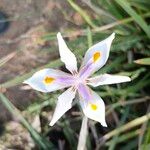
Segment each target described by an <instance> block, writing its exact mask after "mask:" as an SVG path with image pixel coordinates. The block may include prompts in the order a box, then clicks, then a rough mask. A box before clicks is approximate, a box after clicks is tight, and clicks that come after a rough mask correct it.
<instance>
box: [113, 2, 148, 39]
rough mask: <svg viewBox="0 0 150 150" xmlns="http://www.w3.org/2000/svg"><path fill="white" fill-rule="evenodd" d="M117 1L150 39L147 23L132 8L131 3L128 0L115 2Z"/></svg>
mask: <svg viewBox="0 0 150 150" xmlns="http://www.w3.org/2000/svg"><path fill="white" fill-rule="evenodd" d="M115 1H116V2H117V3H118V4H119V5H120V6H121V7H122V8H123V9H124V10H125V11H126V12H127V13H128V14H129V15H130V16H131V17H132V18H133V19H134V20H135V22H136V23H137V24H138V25H139V26H140V27H141V28H142V29H143V30H144V31H145V33H146V34H147V36H148V37H149V38H150V29H149V27H148V25H147V23H146V22H145V21H144V19H143V18H142V17H141V16H140V15H139V14H137V12H136V11H135V10H134V9H133V8H132V7H131V6H130V3H129V2H128V1H127V0H115Z"/></svg>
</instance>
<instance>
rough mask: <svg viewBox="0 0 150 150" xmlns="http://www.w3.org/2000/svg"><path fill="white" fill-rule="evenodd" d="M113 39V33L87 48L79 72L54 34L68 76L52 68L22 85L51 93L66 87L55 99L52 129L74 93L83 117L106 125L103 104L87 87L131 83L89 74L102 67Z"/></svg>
mask: <svg viewBox="0 0 150 150" xmlns="http://www.w3.org/2000/svg"><path fill="white" fill-rule="evenodd" d="M114 37H115V33H113V34H111V35H110V36H109V37H108V38H107V39H105V40H103V41H102V42H99V43H97V44H95V45H94V46H92V47H91V48H89V49H88V51H87V52H86V54H85V57H84V59H83V63H82V65H81V67H80V69H79V71H78V69H77V61H76V57H75V55H74V54H73V53H72V52H71V51H70V50H69V48H68V47H67V45H66V43H65V41H64V40H63V38H62V36H61V34H60V33H58V34H57V39H58V44H59V53H60V58H61V61H62V62H64V63H65V66H66V68H67V69H68V70H69V71H70V72H71V74H69V73H65V72H62V71H60V70H55V69H43V70H40V71H38V72H36V73H35V74H34V75H33V76H32V77H31V78H29V79H27V80H26V81H25V82H24V83H26V84H29V85H30V86H31V87H32V88H34V89H36V90H38V91H41V92H52V91H55V90H58V89H62V88H66V87H69V88H68V89H67V90H66V91H65V92H64V93H62V94H61V95H60V96H59V97H58V101H57V106H56V109H55V112H54V115H53V118H52V120H51V122H50V125H51V126H52V125H54V124H55V122H56V121H57V120H58V119H59V118H60V117H61V116H62V115H63V114H64V113H65V112H66V111H68V110H69V109H70V108H71V107H72V101H73V99H74V98H75V95H76V92H77V93H78V94H79V99H80V104H81V107H82V110H83V112H84V114H85V115H86V116H87V117H88V118H90V119H93V120H95V121H98V122H100V123H101V125H103V126H107V125H106V121H105V104H104V102H103V100H102V98H101V97H100V96H99V95H98V94H97V93H95V92H94V91H93V90H92V89H90V87H89V86H88V85H91V86H93V87H97V86H99V85H106V84H114V83H121V82H128V81H131V79H130V78H129V77H127V76H119V75H109V74H102V75H99V76H97V77H92V78H91V77H90V76H91V74H93V73H94V72H96V71H97V70H99V69H100V68H101V67H103V66H104V65H105V63H106V61H107V59H108V56H109V51H110V46H111V43H112V40H113V39H114Z"/></svg>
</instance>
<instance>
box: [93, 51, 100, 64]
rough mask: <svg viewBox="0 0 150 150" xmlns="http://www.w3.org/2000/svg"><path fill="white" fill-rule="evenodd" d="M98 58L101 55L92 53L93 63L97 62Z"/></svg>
mask: <svg viewBox="0 0 150 150" xmlns="http://www.w3.org/2000/svg"><path fill="white" fill-rule="evenodd" d="M100 57H101V53H100V52H96V53H94V55H93V61H94V62H96V61H98V60H99V59H100Z"/></svg>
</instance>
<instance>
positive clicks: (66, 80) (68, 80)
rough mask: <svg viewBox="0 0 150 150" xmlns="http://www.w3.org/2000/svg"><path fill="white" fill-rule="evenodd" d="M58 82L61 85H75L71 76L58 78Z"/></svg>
mask: <svg viewBox="0 0 150 150" xmlns="http://www.w3.org/2000/svg"><path fill="white" fill-rule="evenodd" d="M57 82H59V83H60V84H67V85H72V84H74V82H75V79H74V78H73V77H71V76H66V77H58V78H57Z"/></svg>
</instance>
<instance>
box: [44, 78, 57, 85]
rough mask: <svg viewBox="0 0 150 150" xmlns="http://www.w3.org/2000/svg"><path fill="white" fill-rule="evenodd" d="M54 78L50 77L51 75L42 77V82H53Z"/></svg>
mask: <svg viewBox="0 0 150 150" xmlns="http://www.w3.org/2000/svg"><path fill="white" fill-rule="evenodd" d="M54 80H55V78H52V77H48V76H47V77H45V78H44V83H45V84H51V83H52V82H54Z"/></svg>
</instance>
